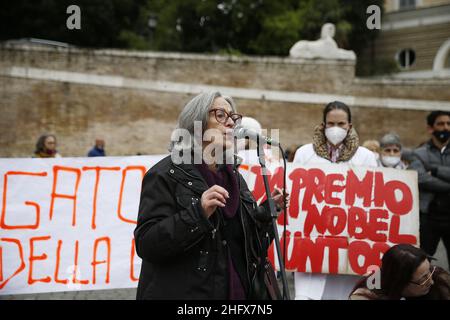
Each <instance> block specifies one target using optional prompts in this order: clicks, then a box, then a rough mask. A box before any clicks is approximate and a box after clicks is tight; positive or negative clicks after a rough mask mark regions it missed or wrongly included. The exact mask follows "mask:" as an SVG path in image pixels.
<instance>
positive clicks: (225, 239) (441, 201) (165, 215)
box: [34, 92, 450, 300]
mask: <svg viewBox="0 0 450 320" xmlns="http://www.w3.org/2000/svg"><path fill="white" fill-rule="evenodd" d="M195 121H200V122H201V123H202V130H203V131H205V130H208V129H214V130H216V132H218V133H217V136H216V137H215V139H212V140H210V141H208V142H205V141H202V142H200V143H199V145H197V147H198V148H199V150H200V153H201V151H205V150H208V149H211V147H212V146H213V147H215V148H219V149H223V150H228V149H229V148H231V147H232V146H233V143H232V138H233V137H232V132H233V128H234V127H235V126H236V125H237V124H240V125H241V126H243V127H246V128H248V129H251V130H254V131H256V132H258V133H261V125H260V123H259V122H258V121H257V120H256V119H253V118H249V117H243V116H242V115H240V114H238V113H237V107H236V105H235V103H234V101H233V100H232V99H231V98H230V97H227V96H223V95H221V94H220V93H219V92H205V93H202V94H199V95H198V96H196V97H194V98H193V99H192V100H191V101H189V102H188V103H187V104H186V105H185V107H184V109H183V111H182V112H181V114H180V116H179V119H178V127H177V128H178V129H184V130H187V131H188V132H189V134H190V135H191V136H192V138H193V139H192V145H190V146H189V147H191V148H192V149H189V151H188V152H190V153H191V155H192V156H193V157H194V154H195V152H196V151H195V150H196V148H195V147H196V146H195V142H196V140H195V137H194V125H193V124H194V122H195ZM424 127H425V126H424ZM426 128H427V130H428V133H429V140H428V141H427V142H425V143H423V144H422V145H420V146H419V147H418V148H416V149H407V148H404V146H403V144H402V143H401V140H400V137H399V136H398V135H397V134H396V133H392V132H391V133H387V134H385V135H384V136H382V137H381V138H380V139H379V140H368V141H365V142H364V143H360V141H359V136H358V133H357V130H356V128H355V127H354V126H353V123H352V113H351V110H350V108H349V107H348V106H347V105H346V104H345V103H343V102H339V101H333V102H330V103H328V104H327V105H326V106H325V107H324V109H323V116H322V119H320V121H318V125H317V126H316V127H315V129H314V132H313V138H312V142H311V143H309V144H305V145H302V146H299V147H298V148H296V149H289V150H288V151H287V152H286V154H285V155H283V156H285V157H286V158H287V160H288V161H292V162H293V163H296V164H299V165H314V164H317V165H320V164H333V163H347V164H351V165H353V166H365V167H386V168H393V169H396V170H416V171H417V172H418V184H419V186H418V187H419V198H420V203H419V205H420V248H416V247H414V246H412V245H407V244H399V245H395V246H393V247H392V248H390V249H389V250H388V251H387V252H386V253H385V254H384V256H383V259H382V265H381V268H380V271H379V273H380V274H379V276H380V279H381V286H379V287H377V288H376V289H373V288H370V287H368V285H367V279H368V277H369V276H365V277H363V278H361V277H359V276H351V275H332V274H328V275H326V274H316V273H306V272H304V273H295V287H296V299H307V300H320V299H347V298H349V297H350V299H353V300H357V299H369V300H379V299H450V275H449V273H448V272H447V271H446V270H444V269H442V268H439V267H437V266H432V265H431V262H432V259H433V258H432V256H433V255H434V254H435V253H436V249H437V246H438V243H439V242H440V241H441V240H442V241H443V243H444V246H445V249H446V252H447V257H448V261H449V263H450V255H449V251H450V147H449V141H450V112H448V111H432V112H431V113H430V114H429V115H428V117H427V119H426ZM181 147H182V148H183V151H184V152H187V151H186V150H185V148H186V146H181V144H180V145H179V141H178V142H177V141H175V142H173V143H172V145H171V153H173V152H175V151H176V152H178V151H179V150H180V149H179V148H181ZM177 148H178V149H177ZM264 154H265V158H266V164H267V166H268V168H269V170H270V169H272V168H275V167H277V166H280V165H281V160H282V159H280V158H277V157H276V156H275V155H273V154H272V153H271V151H270V149H268V148H266V149H264ZM34 156H35V157H42V158H49V157H60V155H59V153H58V152H57V149H56V137H55V136H54V135H43V136H41V137H40V138H39V140H38V142H37V143H36V150H35V153H34ZM88 156H105V142H104V141H103V140H102V139H97V140H96V141H95V146H94V147H93V148H92V150H90V151H89V152H88ZM200 157H202V154H201V155H200ZM237 158H240V160H241V161H243V162H245V163H258V156H257V153H256V149H255V148H252V147H251V145H250V144H249V141H245V140H244V141H241V142H240V144H239V145H238V157H237ZM201 159H202V162H201V163H200V164H193V162H192V163H190V164H188V163H181V164H179V163H174V162H173V161H172V159H171V156H170V155H169V156H168V157H166V158H164V159H163V160H161V162H159V163H158V164H156V165H155V166H153V167H152V168H151V169H150V171H149V173H150V174H147V175H146V176H145V177H144V180H143V185H142V192H141V198H140V206H139V215H138V222H137V227H136V229H135V233H134V236H135V241H136V251H137V254H138V255H139V256H140V257H141V258H142V259H143V264H142V269H141V276H140V279H139V287H138V298H139V299H146V298H151V299H154V298H161V299H173V298H189V299H202V298H204V299H211V298H218V299H249V298H250V299H275V298H279V292H278V291H277V290H275V289H273V288H266V287H267V286H266V284H267V281H266V280H267V279H266V278H264V277H265V276H266V277H267V273H264V272H261V271H260V270H259V266H260V264H261V261H263V260H265V259H266V258H267V248H268V245H269V243H270V241H271V240H272V239H273V236H274V235H273V233H272V232H271V231H270V228H269V225H268V221H264V220H261V219H260V220H258V219H259V218H261V214H257V213H258V212H260V209H259V208H260V207H263V208H264V207H265V206H267V203H263V204H261V206H258V205H257V204H256V202H255V200H254V199H253V198H252V196H251V193H250V192H249V190H248V187H247V185H246V182H245V180H244V179H243V178H242V176H241V175H240V173H239V171H238V170H236V167H235V166H233V165H228V164H226V165H219V161H217V160H218V159H215V161H213V162H212V163H206V161H205V159H204V158H201ZM273 196H274V200H276V202H277V203H278V204H280V203H283V202H286V201H288V200H289V198H288V194H287V193H283V192H281V191H280V190H274V191H273ZM255 217H259V218H258V219H255ZM266 268H267V265H266ZM188 270H191V271H188ZM272 275H273V272H272Z"/></svg>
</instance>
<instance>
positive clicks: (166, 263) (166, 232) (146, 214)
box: [134, 156, 273, 299]
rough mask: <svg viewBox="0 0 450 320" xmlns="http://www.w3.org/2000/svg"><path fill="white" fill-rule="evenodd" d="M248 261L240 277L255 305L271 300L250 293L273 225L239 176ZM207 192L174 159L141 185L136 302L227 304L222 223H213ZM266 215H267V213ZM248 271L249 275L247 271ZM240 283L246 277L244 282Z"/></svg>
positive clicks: (189, 168) (195, 174)
mask: <svg viewBox="0 0 450 320" xmlns="http://www.w3.org/2000/svg"><path fill="white" fill-rule="evenodd" d="M236 174H238V175H239V181H240V206H239V207H240V209H239V210H240V211H239V212H238V213H239V214H238V215H237V216H238V217H239V219H240V223H241V226H242V231H243V237H242V238H243V240H244V241H243V242H244V243H242V246H241V247H240V248H241V250H242V248H243V250H244V251H243V252H245V253H244V254H243V256H245V261H243V263H241V264H236V266H235V267H236V268H237V269H239V265H241V266H243V267H241V268H240V269H239V270H237V271H238V273H239V274H240V275H244V278H246V280H245V281H244V287H245V288H246V293H247V297H248V298H251V299H264V298H267V296H265V295H264V294H262V295H261V293H258V295H257V293H255V292H253V291H254V290H252V287H253V286H252V281H254V279H255V268H256V265H257V263H258V258H259V257H261V255H262V252H263V250H265V251H266V252H267V245H265V246H264V245H263V244H264V243H270V242H271V240H272V238H273V233H272V232H271V231H272V228H271V222H270V219H269V221H268V222H260V221H259V220H257V219H256V218H255V217H256V210H257V204H256V202H255V200H254V198H253V196H252V194H251V192H250V191H249V189H248V187H247V184H246V182H245V181H244V179H243V178H242V176H241V175H240V174H239V173H236ZM207 189H208V186H207V184H206V182H205V181H204V179H203V178H202V176H201V174H200V172H199V171H198V170H197V169H196V167H195V166H194V165H189V164H181V165H176V164H174V163H173V162H172V160H171V158H170V156H169V157H167V158H164V159H163V160H161V161H160V162H159V163H157V164H156V165H155V166H153V167H152V168H151V169H150V170H149V171H148V172H147V174H146V175H145V177H144V180H143V183H142V191H141V199H140V204H139V215H138V221H137V227H136V229H135V231H134V237H135V241H136V252H137V254H138V255H139V257H141V258H142V260H143V261H142V268H141V274H140V278H139V285H138V291H137V299H227V298H228V258H227V242H226V240H225V239H224V237H226V235H225V234H224V232H223V229H224V228H223V223H221V221H223V219H221V216H222V214H221V212H220V211H219V210H217V211H216V212H215V213H214V214H213V215H212V216H211V217H210V218H209V219H207V218H206V217H205V216H204V215H203V214H202V211H201V210H202V208H201V205H200V199H201V195H202V193H203V192H204V191H205V190H207ZM267 212H268V210H267ZM233 258H234V257H233ZM243 269H245V270H243ZM241 278H242V277H241Z"/></svg>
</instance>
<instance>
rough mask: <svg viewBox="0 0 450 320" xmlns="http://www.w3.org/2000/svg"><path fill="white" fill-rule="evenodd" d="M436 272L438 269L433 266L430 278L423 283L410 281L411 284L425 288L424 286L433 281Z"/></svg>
mask: <svg viewBox="0 0 450 320" xmlns="http://www.w3.org/2000/svg"><path fill="white" fill-rule="evenodd" d="M434 271H436V267H435V266H433V267H431V268H430V274H429V275H428V277H427V278H426V279H425V280H424V281H422V282H421V283H419V282H415V281H410V282H411V283H414V284H415V285H418V286H421V287H423V286H424V285H426V284H427V283H428V282H429V281H430V280H431V277H433V274H434Z"/></svg>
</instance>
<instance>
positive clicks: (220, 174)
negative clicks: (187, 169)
mask: <svg viewBox="0 0 450 320" xmlns="http://www.w3.org/2000/svg"><path fill="white" fill-rule="evenodd" d="M196 167H197V169H198V171H200V173H201V175H202V176H203V179H205V181H206V183H207V184H208V187H212V186H213V185H215V184H217V185H219V186H221V187H222V188H224V189H225V190H227V191H228V194H229V196H230V198H229V199H227V203H226V204H225V207H223V208H221V209H222V211H223V214H224V216H225V218H228V219H230V218H233V217H234V216H235V215H236V212H237V209H238V206H239V186H238V182H237V179H236V175H235V174H234V172H233V166H232V165H223V166H220V167H219V168H218V169H217V171H216V172H214V171H211V170H210V169H209V168H208V165H207V164H205V163H204V162H203V163H202V164H200V165H196Z"/></svg>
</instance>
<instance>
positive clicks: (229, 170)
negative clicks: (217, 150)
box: [196, 162, 245, 300]
mask: <svg viewBox="0 0 450 320" xmlns="http://www.w3.org/2000/svg"><path fill="white" fill-rule="evenodd" d="M196 167H197V169H198V171H200V174H201V175H202V177H203V178H204V179H205V181H206V183H207V184H208V187H212V186H213V185H219V186H221V187H222V188H224V189H225V190H227V191H228V194H229V196H230V198H228V199H227V202H226V204H225V207H223V208H221V210H222V212H223V215H224V217H225V219H232V218H234V217H235V216H236V213H237V212H238V207H239V195H240V191H239V186H238V182H237V178H236V175H235V174H234V172H233V166H232V165H223V166H220V167H219V168H218V169H217V171H216V172H214V171H211V170H210V169H209V168H208V165H207V164H205V163H204V162H203V163H202V164H200V165H196ZM236 218H239V217H236ZM228 276H229V277H228V279H229V282H228V288H229V296H228V297H229V299H230V300H244V299H245V289H244V286H243V285H242V282H241V278H240V277H239V274H238V273H237V271H236V267H235V265H234V263H233V259H232V258H231V252H230V249H229V247H228Z"/></svg>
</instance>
